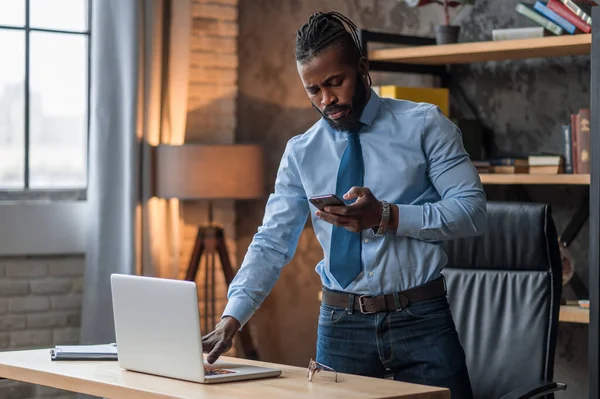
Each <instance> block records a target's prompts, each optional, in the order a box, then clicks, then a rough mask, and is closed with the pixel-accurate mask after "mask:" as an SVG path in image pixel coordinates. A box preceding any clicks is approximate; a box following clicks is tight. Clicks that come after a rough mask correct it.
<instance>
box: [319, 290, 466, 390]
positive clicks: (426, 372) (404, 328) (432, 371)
mask: <svg viewBox="0 0 600 399" xmlns="http://www.w3.org/2000/svg"><path fill="white" fill-rule="evenodd" d="M316 360H317V362H320V363H322V364H325V365H326V366H329V367H332V368H333V369H334V370H335V371H337V372H342V373H350V374H360V375H364V376H369V377H380V378H383V377H385V376H386V374H387V373H391V374H393V376H394V379H395V380H398V381H405V382H413V383H417V384H424V385H434V386H438V387H447V388H449V389H450V390H451V397H452V399H472V398H473V393H472V391H471V382H470V380H469V374H468V371H467V366H466V363H465V354H464V351H463V347H462V345H461V344H460V342H459V339H458V334H457V332H456V329H455V326H454V321H453V319H452V315H451V313H450V306H449V304H448V301H447V299H446V297H443V298H439V299H430V300H425V301H421V302H416V303H414V304H411V305H410V306H409V307H408V308H406V309H403V310H400V311H396V312H382V313H374V314H362V313H361V312H360V311H356V310H355V311H353V312H352V313H350V312H348V311H346V310H344V309H342V308H334V307H331V306H329V305H326V304H321V309H320V314H319V326H318V337H317V357H316Z"/></svg>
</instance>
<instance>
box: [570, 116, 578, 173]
mask: <svg viewBox="0 0 600 399" xmlns="http://www.w3.org/2000/svg"><path fill="white" fill-rule="evenodd" d="M578 120H579V117H578V115H577V114H571V148H572V151H573V156H572V158H573V159H572V162H573V173H575V174H577V173H579V167H578V165H577V164H578V162H577V153H578V150H577V131H578V130H579V126H578V125H579V122H578Z"/></svg>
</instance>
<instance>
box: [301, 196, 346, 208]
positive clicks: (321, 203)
mask: <svg viewBox="0 0 600 399" xmlns="http://www.w3.org/2000/svg"><path fill="white" fill-rule="evenodd" d="M308 200H309V201H310V202H311V203H312V204H313V205H314V206H316V207H317V208H318V209H319V210H324V208H325V207H326V206H330V205H338V206H340V205H341V206H345V205H346V203H345V202H344V201H342V200H341V199H340V197H338V196H337V195H335V194H327V195H318V196H315V197H310V198H309V199H308Z"/></svg>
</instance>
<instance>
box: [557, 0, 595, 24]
mask: <svg viewBox="0 0 600 399" xmlns="http://www.w3.org/2000/svg"><path fill="white" fill-rule="evenodd" d="M560 1H561V2H562V3H563V4H564V5H565V6H567V8H568V9H569V10H571V12H572V13H573V14H575V15H577V16H578V17H579V18H581V19H582V20H583V22H585V23H586V24H588V25H590V26H592V17H591V16H590V15H589V14H588V13H587V12H586V11H584V8H583V7H582V5H580V4H577V3H576V2H574V1H573V0H560Z"/></svg>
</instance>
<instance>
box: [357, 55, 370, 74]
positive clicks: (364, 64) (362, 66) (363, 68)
mask: <svg viewBox="0 0 600 399" xmlns="http://www.w3.org/2000/svg"><path fill="white" fill-rule="evenodd" d="M358 71H359V72H360V74H361V76H365V75H367V74H368V73H369V61H368V60H367V58H366V57H360V59H359V60H358Z"/></svg>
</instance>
